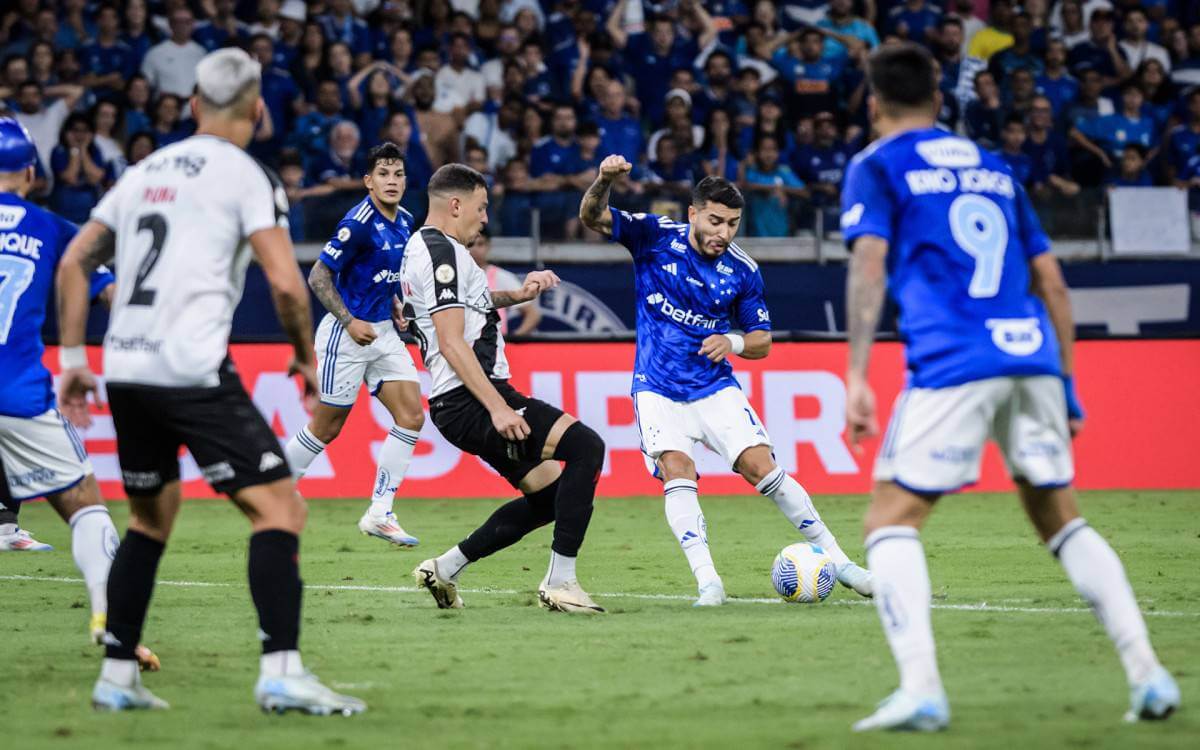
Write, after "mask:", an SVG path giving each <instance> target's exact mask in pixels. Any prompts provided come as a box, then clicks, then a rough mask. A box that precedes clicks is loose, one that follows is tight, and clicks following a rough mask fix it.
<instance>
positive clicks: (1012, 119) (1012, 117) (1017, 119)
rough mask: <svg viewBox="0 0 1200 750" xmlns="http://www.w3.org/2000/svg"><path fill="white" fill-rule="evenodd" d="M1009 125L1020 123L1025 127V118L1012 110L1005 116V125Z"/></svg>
mask: <svg viewBox="0 0 1200 750" xmlns="http://www.w3.org/2000/svg"><path fill="white" fill-rule="evenodd" d="M1009 125H1020V126H1021V127H1025V118H1024V117H1022V116H1021V115H1019V114H1017V113H1016V112H1012V113H1010V114H1009V115H1008V116H1007V117H1005V118H1004V127H1006V128H1007V127H1008V126H1009Z"/></svg>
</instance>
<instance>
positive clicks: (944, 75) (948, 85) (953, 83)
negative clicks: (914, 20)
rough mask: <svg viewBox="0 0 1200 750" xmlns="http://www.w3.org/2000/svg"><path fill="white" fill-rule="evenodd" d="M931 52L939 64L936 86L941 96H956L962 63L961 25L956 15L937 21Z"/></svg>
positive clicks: (960, 20)
mask: <svg viewBox="0 0 1200 750" xmlns="http://www.w3.org/2000/svg"><path fill="white" fill-rule="evenodd" d="M933 54H934V57H935V58H937V61H938V64H939V65H941V71H942V72H941V76H940V77H939V79H938V88H939V89H941V91H942V96H943V97H949V96H953V97H955V98H957V94H956V92H957V90H958V86H959V77H960V74H961V72H962V63H963V25H962V19H961V18H958V17H957V16H943V17H942V20H941V21H940V22H939V23H938V35H937V41H936V42H935V43H934V45H933Z"/></svg>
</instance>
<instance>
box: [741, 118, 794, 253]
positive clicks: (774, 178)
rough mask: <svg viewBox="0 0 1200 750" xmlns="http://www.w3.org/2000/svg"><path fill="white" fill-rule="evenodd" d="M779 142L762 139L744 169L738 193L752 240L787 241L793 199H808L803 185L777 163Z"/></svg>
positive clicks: (789, 171) (788, 169) (767, 138)
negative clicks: (743, 199)
mask: <svg viewBox="0 0 1200 750" xmlns="http://www.w3.org/2000/svg"><path fill="white" fill-rule="evenodd" d="M779 155H780V150H779V142H778V141H777V140H776V139H775V138H774V137H772V136H769V135H768V136H762V137H761V138H759V140H758V144H757V146H756V147H755V149H754V158H753V159H751V160H750V163H749V164H747V165H746V168H745V170H744V172H745V174H744V176H743V181H742V190H743V191H744V192H745V193H746V194H747V195H746V203H747V208H748V209H749V213H750V216H749V222H748V223H749V227H748V228H749V230H750V231H749V234H750V236H752V237H787V236H788V235H789V234H790V232H791V230H790V228H789V225H788V219H789V216H791V215H792V214H794V213H795V212H794V211H793V210H792V208H793V199H796V198H806V197H808V190H807V189H806V188H805V186H804V182H803V181H802V180H801V179H800V178H799V177H797V176H796V175H795V173H793V172H792V170H791V168H790V167H788V166H786V165H784V164H781V163H780V161H779Z"/></svg>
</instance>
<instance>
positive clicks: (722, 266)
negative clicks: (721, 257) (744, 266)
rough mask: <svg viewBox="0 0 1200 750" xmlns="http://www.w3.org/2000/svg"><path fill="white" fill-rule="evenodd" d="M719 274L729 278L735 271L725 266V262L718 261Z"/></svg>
mask: <svg viewBox="0 0 1200 750" xmlns="http://www.w3.org/2000/svg"><path fill="white" fill-rule="evenodd" d="M717 273H723V274H725V275H726V276H729V275H730V274H732V273H733V269H732V268H731V267H729V266H727V265H725V262H724V261H717Z"/></svg>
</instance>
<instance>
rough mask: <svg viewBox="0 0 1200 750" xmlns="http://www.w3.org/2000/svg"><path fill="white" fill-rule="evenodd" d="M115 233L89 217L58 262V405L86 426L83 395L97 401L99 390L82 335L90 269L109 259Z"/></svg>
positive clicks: (84, 332) (75, 423)
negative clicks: (89, 395)
mask: <svg viewBox="0 0 1200 750" xmlns="http://www.w3.org/2000/svg"><path fill="white" fill-rule="evenodd" d="M116 247H117V243H116V235H114V234H113V232H112V230H111V229H109V228H108V227H106V226H105V225H104V224H101V223H100V222H98V221H94V220H93V221H89V222H88V223H87V224H84V225H83V229H80V230H79V233H78V234H76V235H75V239H73V240H71V244H70V245H68V246H67V252H66V254H64V255H63V258H62V261H61V262H60V263H59V264H58V276H57V279H56V282H55V284H56V286H57V291H58V341H59V346H60V347H61V348H60V350H59V364H60V365H61V366H62V377H61V379H60V380H59V402H58V405H59V409H61V410H62V413H63V415H64V416H66V418H67V419H68V420H70V421H71V424H74V425H76V426H78V427H88V426H89V425H91V423H92V418H91V417H90V416H89V415H88V410H87V397H88V394H89V393H91V394H92V397H93V398H94V399H95V400H96V402H97V403H99V401H100V391H99V388H98V386H97V384H96V377H95V375H93V374H92V372H91V370H89V369H88V362H87V352H86V351H85V350H84V348H83V339H84V336H85V334H86V332H87V330H86V329H87V317H88V308H89V307H90V306H91V305H90V302H91V300H90V299H89V296H90V295H89V292H90V291H91V289H90V287H91V282H90V279H91V277H92V272H93V271H95V270H96V269H97V268H98V267H99V266H100V265H101V264H102V263H106V262H108V261H110V260H112V258H113V255H114V254H115V252H116Z"/></svg>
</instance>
